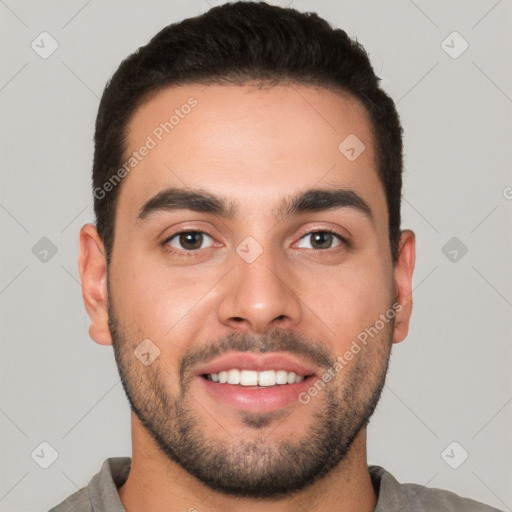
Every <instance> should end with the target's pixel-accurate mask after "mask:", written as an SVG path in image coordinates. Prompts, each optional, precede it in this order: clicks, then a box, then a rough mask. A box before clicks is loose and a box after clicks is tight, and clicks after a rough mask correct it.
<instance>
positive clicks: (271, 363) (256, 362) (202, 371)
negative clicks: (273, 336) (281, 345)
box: [195, 352, 316, 377]
mask: <svg viewBox="0 0 512 512" xmlns="http://www.w3.org/2000/svg"><path fill="white" fill-rule="evenodd" d="M232 368H237V369H238V370H254V371H258V372H262V371H264V370H286V371H287V372H295V374H296V375H301V376H303V377H305V376H307V375H313V374H315V373H316V368H315V367H314V366H311V365H308V364H305V363H303V362H301V361H299V360H298V359H296V358H294V357H292V356H290V355H288V354H284V353H279V352H266V353H264V354H262V353H255V352H231V353H229V354H226V355H223V356H221V357H218V358H216V359H214V360H212V361H210V362H209V363H207V364H205V365H203V366H200V367H199V368H197V369H196V371H195V375H196V376H198V375H206V374H212V373H219V372H222V371H227V370H231V369H232Z"/></svg>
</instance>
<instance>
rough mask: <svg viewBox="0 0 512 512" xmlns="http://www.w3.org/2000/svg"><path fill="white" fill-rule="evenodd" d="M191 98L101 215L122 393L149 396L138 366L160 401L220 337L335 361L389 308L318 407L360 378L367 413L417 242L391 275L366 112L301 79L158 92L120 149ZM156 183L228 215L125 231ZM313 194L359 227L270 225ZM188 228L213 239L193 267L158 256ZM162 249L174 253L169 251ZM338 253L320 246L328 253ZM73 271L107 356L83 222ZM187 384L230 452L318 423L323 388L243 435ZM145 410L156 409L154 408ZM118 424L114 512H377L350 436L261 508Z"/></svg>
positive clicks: (334, 222) (100, 257)
mask: <svg viewBox="0 0 512 512" xmlns="http://www.w3.org/2000/svg"><path fill="white" fill-rule="evenodd" d="M191 96H193V97H194V98H195V99H197V101H198V105H197V107H195V108H194V109H193V110H192V111H191V113H190V114H189V115H187V116H186V117H185V118H184V119H182V120H181V121H180V123H179V125H177V126H176V127H175V129H173V131H172V132H171V133H169V134H168V135H166V136H165V137H164V138H163V140H162V141H161V142H159V143H158V145H157V146H156V147H155V148H154V149H152V150H151V151H150V152H149V154H148V155H147V156H146V157H145V158H144V159H143V160H142V161H141V162H140V163H138V165H137V167H136V168H135V169H134V170H133V171H131V172H130V173H129V174H128V175H127V176H126V177H125V178H124V179H123V182H122V185H121V189H120V193H119V198H118V204H117V210H116V218H115V240H114V246H113V252H112V260H111V265H110V275H109V279H110V290H111V304H110V307H111V314H112V311H113V310H115V317H116V319H117V322H118V325H117V327H118V328H119V330H118V331H117V334H118V335H119V339H122V340H123V344H121V343H119V344H118V346H124V347H125V348H126V350H124V349H122V354H123V355H124V357H126V358H127V359H126V361H125V363H126V368H128V370H129V373H130V375H131V377H132V382H135V381H136V380H137V379H142V380H140V382H142V384H141V385H140V388H138V391H137V392H138V393H139V397H140V398H141V402H143V401H144V400H143V398H144V397H145V396H146V397H150V398H151V397H153V395H151V394H150V392H149V391H150V389H149V382H150V381H149V380H146V381H144V380H143V379H144V375H145V374H144V373H143V368H146V369H148V371H149V372H157V371H158V372H159V373H158V375H160V376H161V378H162V382H161V384H162V385H163V386H164V387H163V392H164V393H165V395H166V396H167V397H168V398H169V399H171V398H175V397H176V396H178V394H179V390H180V373H179V370H180V363H181V362H182V360H183V357H184V356H185V355H187V354H189V353H191V352H193V351H195V350H196V349H197V348H199V347H208V346H212V345H214V344H215V342H216V341H217V340H220V339H224V337H226V336H227V335H228V334H233V333H235V334H238V335H240V336H250V337H251V339H253V338H255V339H258V340H263V339H264V340H265V341H269V340H271V339H272V338H271V337H269V333H272V332H274V331H275V330H281V331H282V332H284V333H288V335H290V336H292V337H293V336H294V335H295V336H296V337H297V340H302V341H303V342H304V343H306V344H309V345H310V346H311V347H312V348H313V349H314V350H316V349H317V348H318V347H320V345H321V346H322V347H324V348H325V350H326V351H327V353H328V354H329V355H330V357H331V358H336V357H337V356H341V355H343V354H344V353H345V352H346V351H347V350H348V349H349V348H350V346H351V343H352V341H353V340H354V339H356V338H357V336H358V334H360V333H361V332H362V331H363V330H364V329H365V328H366V327H368V326H371V325H374V324H375V322H376V320H377V319H378V318H379V315H381V314H382V313H384V312H385V311H386V310H388V309H389V307H390V305H391V304H392V303H393V302H394V301H395V300H397V301H398V302H399V303H400V304H401V308H400V310H399V311H397V312H396V316H395V319H394V323H392V322H391V323H389V324H387V325H386V327H385V328H384V329H383V330H382V332H381V333H379V336H377V337H375V338H374V340H372V342H370V343H368V345H367V346H366V347H365V349H364V350H362V351H361V352H360V353H359V354H357V355H355V356H354V358H353V359H352V360H351V361H349V362H348V363H347V365H346V367H345V368H344V369H343V370H342V371H340V372H338V373H337V374H336V378H335V379H334V380H333V382H332V383H331V384H330V387H329V389H330V390H331V391H330V393H331V395H330V396H332V397H337V398H338V400H339V403H340V404H344V403H345V402H343V401H342V396H343V392H344V390H345V391H346V390H347V389H349V386H350V385H351V384H352V385H354V384H355V383H356V382H357V383H359V381H358V380H357V379H358V378H360V377H361V375H363V374H364V375H365V376H366V378H365V381H364V385H360V386H356V388H357V390H358V391H357V394H354V395H353V397H352V398H353V402H354V404H355V406H357V404H367V403H368V401H369V400H370V398H371V396H372V394H375V393H376V390H378V387H379V385H381V384H382V382H380V383H379V375H381V376H382V375H385V371H386V368H387V361H388V358H389V354H390V350H391V346H392V344H393V343H398V342H400V341H402V340H403V339H404V338H405V337H406V335H407V331H408V326H409V319H410V315H411V309H412V297H411V281H412V273H413V269H414V261H415V241H414V234H413V233H412V232H411V231H409V230H405V231H403V232H402V237H401V241H400V250H399V257H398V260H397V261H396V262H395V264H393V261H392V258H391V254H390V248H389V234H388V213H387V205H386V199H385V193H384V189H383V186H382V184H381V182H380V180H379V177H378V175H377V171H376V167H375V160H374V159H375V153H374V149H373V147H374V144H373V138H372V133H371V125H370V122H369V118H368V115H367V113H366V111H365V110H364V108H363V107H362V106H361V105H360V104H359V103H358V102H357V101H356V100H355V99H353V98H350V97H343V96H341V95H339V94H335V93H333V92H331V91H328V90H326V89H324V88H317V87H312V86H305V85H293V86H289V85H288V86H287V85H278V86H274V87H267V88H263V89H261V88H255V87H251V86H249V85H244V86H235V85H211V86H209V87H206V88H205V87H204V86H202V85H194V84H190V85H182V86H178V87H169V88H166V89H164V90H162V91H160V92H159V93H157V94H156V95H155V96H154V97H152V98H150V99H149V100H148V101H147V102H146V103H144V104H142V105H141V106H140V107H139V109H138V110H137V111H136V112H135V115H134V116H133V118H132V119H131V121H130V123H129V132H128V133H129V135H128V145H127V154H129V153H131V152H132V151H133V150H136V149H137V148H139V147H140V146H141V145H142V144H143V143H144V141H145V140H146V138H147V136H148V135H149V134H151V133H152V131H153V130H154V128H155V127H156V126H158V125H159V124H160V123H161V122H162V121H164V120H166V119H168V118H169V116H170V115H171V114H172V113H173V111H174V110H175V109H176V108H180V106H181V105H183V104H184V103H186V102H187V99H188V98H189V97H191ZM349 134H356V135H357V137H358V138H359V139H360V140H361V141H363V142H364V144H365V146H366V150H365V151H364V152H363V153H362V154H361V155H360V156H359V157H358V158H357V159H356V160H354V161H349V160H348V159H347V158H346V157H345V156H344V155H343V154H342V153H341V152H340V151H339V150H338V146H339V144H340V142H341V141H343V140H344V139H345V138H346V137H347V136H348V135H349ZM168 187H181V188H190V189H196V188H201V189H202V190H207V191H209V192H212V193H215V194H218V195H222V196H224V197H226V198H229V199H230V200H232V201H233V202H234V203H236V205H237V207H238V212H237V213H236V215H235V216H234V217H233V218H231V219H227V218H220V217H219V216H217V215H214V214H211V213H201V212H195V211H192V210H185V209H183V210H177V211H165V212H159V213H158V215H154V216H152V217H151V218H150V219H149V220H148V219H146V221H144V222H140V221H138V220H137V216H138V214H139V212H140V209H141V207H142V206H143V205H144V204H145V203H146V201H147V200H148V199H150V198H151V197H153V196H154V195H155V194H157V193H158V192H159V191H161V190H164V189H167V188H168ZM312 187H322V188H328V189H329V188H346V189H351V190H353V191H355V192H356V193H357V194H358V195H359V196H360V197H361V198H363V199H364V201H365V202H366V203H367V204H368V205H369V206H370V208H371V210H372V212H373V219H369V218H368V217H367V216H366V215H364V214H363V213H361V212H359V211H357V210H356V209H354V208H347V207H345V208H336V209H332V210H325V211H320V212H308V213H301V214H299V215H295V216H293V217H290V218H287V219H282V218H279V217H276V214H275V212H276V209H277V207H278V206H279V205H280V203H281V201H282V200H283V199H284V198H287V197H289V196H291V195H294V194H296V193H298V192H302V191H304V190H307V189H309V188H312ZM185 228H186V229H187V230H190V231H207V232H208V234H210V235H211V236H212V239H209V238H208V239H207V240H205V242H204V244H205V245H204V247H205V248H202V249H200V250H199V251H197V253H196V255H195V256H190V255H187V254H185V253H186V250H185V249H184V248H181V250H180V249H177V250H178V251H180V252H179V254H171V253H170V252H168V251H165V250H164V248H163V245H162V244H163V242H164V241H165V240H166V239H168V238H169V237H170V236H171V235H173V234H174V233H176V232H178V231H180V230H185ZM325 229H334V230H336V231H337V232H338V233H339V234H340V235H341V236H344V237H346V238H347V239H348V240H349V246H348V247H347V246H345V245H341V246H339V245H337V246H335V247H333V248H329V249H318V248H313V247H312V245H311V244H312V237H311V236H307V235H306V233H310V232H311V231H322V230H325ZM248 236H251V237H253V238H254V239H255V240H257V242H258V243H259V244H260V246H261V248H262V250H263V252H262V253H261V255H260V256H259V257H258V258H257V259H256V260H255V261H254V262H252V263H251V264H248V263H247V262H246V261H244V260H243V259H242V258H241V257H240V256H239V255H238V254H237V252H236V248H237V246H238V245H239V244H240V243H241V242H242V241H243V240H244V239H245V238H246V237H248ZM174 240H175V242H173V245H174V248H177V247H180V246H179V245H178V244H177V242H176V238H175V239H174ZM337 243H338V242H337V241H336V239H335V240H334V241H333V245H336V244H337ZM79 268H80V275H81V280H82V289H83V299H84V303H85V306H86V309H87V312H88V314H89V316H90V319H91V324H90V329H89V333H90V336H91V338H92V339H93V340H94V341H96V342H97V343H99V344H102V345H111V344H113V342H114V340H113V339H112V338H113V337H112V332H111V328H109V316H108V310H109V300H108V290H107V266H106V257H105V248H104V246H103V243H102V241H101V238H100V237H99V236H98V233H97V231H96V228H95V226H94V225H92V224H86V225H85V226H83V227H82V229H81V232H80V258H79ZM110 327H112V325H110ZM146 338H149V339H150V340H152V342H153V343H154V344H155V345H157V346H158V348H159V350H160V356H159V357H158V358H157V359H156V361H155V362H154V363H153V364H152V365H151V366H148V367H144V366H143V365H141V364H140V363H139V362H138V360H136V359H134V358H133V357H131V355H130V354H131V353H132V352H133V348H134V347H136V346H137V345H138V344H139V343H140V342H141V341H142V340H143V339H146ZM118 341H119V340H118ZM130 344H131V345H130ZM128 345H130V348H129V349H128V348H127V347H128ZM118 350H121V349H118ZM120 353H121V352H120ZM293 355H296V354H293ZM130 357H131V359H130V361H128V358H130ZM303 360H304V361H308V359H307V358H303ZM309 362H311V361H309ZM136 363H138V366H137V365H136ZM130 364H131V366H130ZM363 372H364V373H363ZM135 377H137V379H136V378H135ZM185 377H187V378H188V377H189V374H186V375H185ZM183 382H184V381H181V384H183ZM186 382H187V385H188V388H187V390H188V395H187V396H189V401H188V402H187V404H188V405H189V407H190V408H191V411H192V413H193V414H194V417H195V418H196V419H197V420H198V422H199V426H200V429H201V432H203V433H205V434H208V436H209V440H210V442H213V443H218V444H219V446H220V445H222V446H224V447H225V448H226V447H227V448H228V449H229V448H233V450H234V449H235V448H236V447H237V446H239V443H240V441H241V440H245V441H251V440H256V439H257V440H258V442H260V443H264V445H265V446H269V447H272V446H279V444H280V443H282V442H284V441H285V440H291V441H294V442H300V441H301V440H302V441H304V440H307V436H308V435H309V433H310V429H311V428H312V426H314V425H315V421H317V420H316V417H315V414H317V413H319V412H321V411H325V408H326V402H327V397H328V396H329V392H328V391H324V392H319V393H318V395H317V396H315V397H314V399H312V400H311V402H310V403H309V404H307V405H302V404H299V403H293V404H292V405H291V406H289V407H286V410H284V411H280V414H277V415H276V417H275V418H273V417H270V418H269V417H266V423H265V424H264V425H263V426H262V427H261V428H255V426H254V425H252V426H251V425H250V424H248V423H247V421H245V422H244V418H245V420H247V416H245V415H244V414H241V413H240V411H237V410H234V409H233V408H231V407H229V406H227V405H225V404H223V403H220V402H219V401H217V400H215V399H213V398H212V397H211V396H209V395H207V394H206V393H205V392H204V391H203V390H202V388H201V387H200V386H199V385H198V383H197V382H195V381H194V380H193V379H192V380H187V381H186ZM134 386H135V384H134ZM144 391H147V394H146V395H144ZM192 396H193V397H194V399H190V397H192ZM147 401H148V402H150V401H151V400H150V399H148V400H147ZM148 407H149V406H148ZM148 410H150V409H148ZM164 412H165V411H164ZM160 413H162V411H161V410H160ZM169 413H170V412H169ZM153 414H155V415H156V414H157V413H156V412H155V411H154V410H153ZM340 414H342V412H340ZM262 417H263V415H262ZM253 419H254V418H253ZM219 425H222V428H219ZM131 427H132V467H131V472H130V475H129V477H128V479H127V481H126V483H125V484H124V485H123V486H122V487H121V488H120V489H119V495H120V499H121V501H122V503H123V506H124V507H125V509H126V510H127V511H129V512H132V511H133V512H138V511H142V510H153V511H156V512H158V511H164V510H165V511H166V512H169V511H170V512H173V511H178V510H181V511H183V510H189V509H190V508H191V507H194V508H195V509H197V510H199V511H221V510H222V511H229V510H233V511H234V510H241V509H243V510H247V511H260V510H265V511H268V510H270V511H272V512H277V511H283V512H284V511H291V510H293V511H295V510H297V506H298V504H300V505H301V506H302V507H303V508H304V509H307V510H314V511H318V512H321V511H324V510H331V511H332V510H334V508H333V503H335V504H336V507H337V508H336V510H339V511H349V510H360V511H372V510H374V508H375V505H376V501H377V496H376V495H375V492H374V490H373V487H372V483H371V479H370V476H369V472H368V466H367V459H366V426H365V425H364V426H362V427H361V428H360V429H359V430H358V432H357V433H356V435H355V437H354V439H353V441H352V442H351V444H350V446H349V449H348V452H347V453H346V454H345V456H344V457H343V458H342V460H341V461H340V462H339V463H338V464H337V465H336V466H335V467H333V468H332V469H331V470H330V471H328V472H327V474H326V475H323V476H322V478H319V479H317V480H316V481H314V482H313V483H312V484H311V485H308V486H306V487H304V488H302V489H300V490H297V491H294V492H291V493H289V494H288V495H285V496H281V497H279V498H278V497H276V498H269V499H256V498H253V499H251V498H241V497H237V496H230V495H227V494H226V493H222V492H218V491H216V490H214V489H211V488H210V487H209V486H207V485H205V484H204V483H202V482H201V481H199V480H198V479H197V478H195V477H194V476H193V475H191V474H190V473H188V472H187V471H186V470H184V469H183V468H182V467H181V466H180V465H179V464H177V463H175V462H174V461H173V460H171V459H170V458H169V457H167V456H166V455H165V454H164V453H163V452H162V450H161V449H160V448H159V447H158V445H157V443H156V442H155V440H154V439H153V437H151V436H150V435H148V431H147V429H146V428H145V426H144V425H143V424H142V423H141V421H140V419H139V418H138V417H137V415H136V414H134V413H133V412H132V415H131ZM265 443H266V444H265ZM233 453H236V452H235V451H234V452H233ZM276 456H277V452H276ZM299 508H300V506H299Z"/></svg>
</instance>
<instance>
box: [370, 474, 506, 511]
mask: <svg viewBox="0 0 512 512" xmlns="http://www.w3.org/2000/svg"><path fill="white" fill-rule="evenodd" d="M369 470H370V476H371V478H372V482H373V485H374V487H375V489H376V491H377V492H378V494H379V497H378V501H377V507H376V509H375V512H387V511H388V510H394V509H395V507H396V506H397V505H400V506H399V508H400V509H401V510H402V511H403V512H434V511H435V512H501V511H500V510H499V509H497V508H494V507H490V506H489V505H485V504H484V503H480V502H479V501H475V500H472V499H470V498H464V497H462V496H459V495H458V494H455V493H454V492H451V491H445V490H443V489H437V488H433V487H425V486H423V485H419V484H414V483H404V484H402V483H400V482H398V480H396V478H395V477H394V476H393V475H392V474H391V473H389V472H388V471H386V470H385V469H384V468H382V467H380V466H370V467H369Z"/></svg>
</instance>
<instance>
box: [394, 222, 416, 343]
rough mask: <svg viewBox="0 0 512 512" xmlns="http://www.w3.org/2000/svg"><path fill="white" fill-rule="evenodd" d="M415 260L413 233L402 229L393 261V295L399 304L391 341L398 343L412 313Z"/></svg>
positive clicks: (401, 339) (406, 330)
mask: <svg viewBox="0 0 512 512" xmlns="http://www.w3.org/2000/svg"><path fill="white" fill-rule="evenodd" d="M415 260H416V249H415V235H414V233H413V232H412V231H411V230H409V229H406V230H404V231H402V235H401V237H400V244H399V248H398V259H397V261H396V263H395V269H394V279H395V297H396V301H397V302H398V304H399V306H398V307H397V308H396V310H395V311H396V316H395V328H394V333H393V343H400V342H401V341H403V340H404V339H405V337H406V336H407V333H408V331H409V320H410V318H411V313H412V273H413V271H414V263H415Z"/></svg>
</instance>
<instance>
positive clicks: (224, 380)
mask: <svg viewBox="0 0 512 512" xmlns="http://www.w3.org/2000/svg"><path fill="white" fill-rule="evenodd" d="M207 378H208V379H209V380H212V381H213V382H219V383H220V384H239V385H241V386H263V387H268V386H275V385H276V384H279V385H282V384H294V383H295V382H301V381H303V380H304V377H303V376H302V375H297V374H296V373H295V372H287V371H286V370H264V371H261V372H257V371H254V370H237V369H236V368H233V369H231V370H227V371H222V372H219V373H211V374H209V375H208V376H207Z"/></svg>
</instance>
